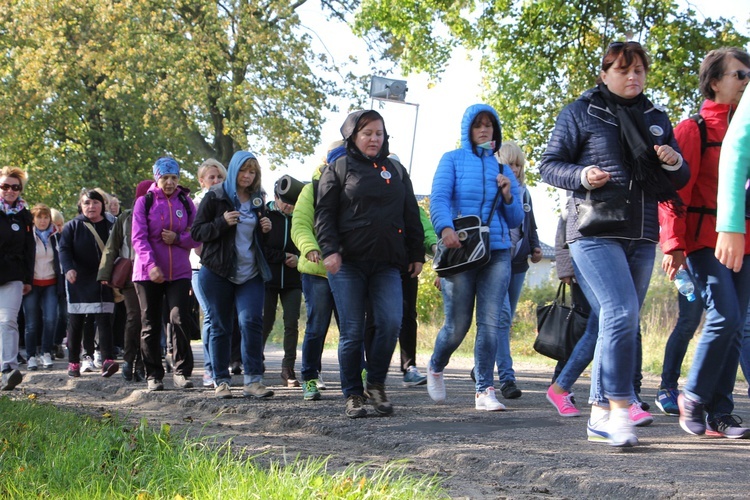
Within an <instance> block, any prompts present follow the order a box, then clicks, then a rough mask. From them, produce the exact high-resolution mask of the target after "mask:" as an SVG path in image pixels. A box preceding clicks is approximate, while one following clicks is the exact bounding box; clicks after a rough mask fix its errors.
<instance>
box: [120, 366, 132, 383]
mask: <svg viewBox="0 0 750 500" xmlns="http://www.w3.org/2000/svg"><path fill="white" fill-rule="evenodd" d="M122 378H124V379H125V381H126V382H131V381H132V380H133V365H132V364H130V363H128V362H127V361H123V362H122Z"/></svg>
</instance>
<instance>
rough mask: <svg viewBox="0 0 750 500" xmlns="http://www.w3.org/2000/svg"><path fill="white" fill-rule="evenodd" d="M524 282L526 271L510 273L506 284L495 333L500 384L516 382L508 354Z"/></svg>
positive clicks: (511, 361) (496, 361)
mask: <svg viewBox="0 0 750 500" xmlns="http://www.w3.org/2000/svg"><path fill="white" fill-rule="evenodd" d="M524 281H526V271H524V272H522V273H512V274H511V275H510V283H509V284H508V293H507V294H506V295H505V305H504V306H503V312H502V316H501V317H500V321H501V322H500V329H499V330H498V331H497V354H496V355H495V363H496V364H497V380H498V381H499V382H500V384H504V383H506V382H515V381H516V372H515V371H513V357H512V356H511V354H510V328H511V326H512V325H513V318H515V316H516V306H517V305H518V299H519V298H520V297H521V290H522V289H523V283H524Z"/></svg>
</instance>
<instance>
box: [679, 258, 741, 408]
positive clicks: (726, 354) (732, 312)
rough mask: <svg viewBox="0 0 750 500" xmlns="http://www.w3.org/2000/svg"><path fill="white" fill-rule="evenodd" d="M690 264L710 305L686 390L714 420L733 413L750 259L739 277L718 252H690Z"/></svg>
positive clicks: (707, 305) (684, 390) (685, 392)
mask: <svg viewBox="0 0 750 500" xmlns="http://www.w3.org/2000/svg"><path fill="white" fill-rule="evenodd" d="M688 264H689V265H690V270H691V271H692V273H693V277H694V278H695V282H696V283H697V284H698V286H699V288H700V291H701V294H702V295H703V301H704V303H705V304H706V320H705V322H704V323H703V333H702V334H701V336H700V339H699V340H698V345H697V346H696V348H695V356H694V357H693V365H692V366H691V368H690V374H689V375H688V381H687V384H685V387H684V389H683V392H684V394H685V395H686V396H687V397H689V398H690V399H693V400H696V401H699V402H701V403H703V404H704V405H706V411H707V412H708V418H709V419H712V418H715V417H716V416H720V415H726V414H730V413H732V410H734V402H733V401H732V391H733V390H734V381H735V378H736V377H737V366H738V364H739V358H740V343H741V341H742V334H743V328H744V326H745V315H746V313H747V305H748V301H749V300H750V256H747V255H746V256H745V258H744V259H743V264H742V269H741V270H740V272H738V273H735V272H733V271H732V270H731V269H727V267H726V266H724V265H723V264H722V263H721V262H719V261H718V260H717V259H716V257H714V249H713V248H703V249H701V250H698V251H695V252H693V253H691V254H690V255H688Z"/></svg>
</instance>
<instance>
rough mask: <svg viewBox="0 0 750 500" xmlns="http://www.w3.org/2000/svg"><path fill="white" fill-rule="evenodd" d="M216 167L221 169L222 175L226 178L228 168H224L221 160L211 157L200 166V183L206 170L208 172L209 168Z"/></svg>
mask: <svg viewBox="0 0 750 500" xmlns="http://www.w3.org/2000/svg"><path fill="white" fill-rule="evenodd" d="M211 168H215V169H216V170H218V171H219V173H220V174H221V175H223V176H224V178H225V179H226V178H227V169H226V168H224V165H222V164H221V162H220V161H218V160H214V159H213V158H209V159H208V160H206V161H204V162H203V163H201V166H200V167H198V181H199V183H200V180H201V179H202V178H203V176H204V175H206V172H208V170H209V169H211Z"/></svg>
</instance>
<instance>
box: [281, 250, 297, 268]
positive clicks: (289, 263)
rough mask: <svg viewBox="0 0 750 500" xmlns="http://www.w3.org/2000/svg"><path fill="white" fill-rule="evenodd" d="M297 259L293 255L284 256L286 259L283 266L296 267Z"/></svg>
mask: <svg viewBox="0 0 750 500" xmlns="http://www.w3.org/2000/svg"><path fill="white" fill-rule="evenodd" d="M298 260H299V258H298V257H297V256H296V255H294V254H293V253H288V254H286V259H284V265H286V267H297V261H298Z"/></svg>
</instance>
